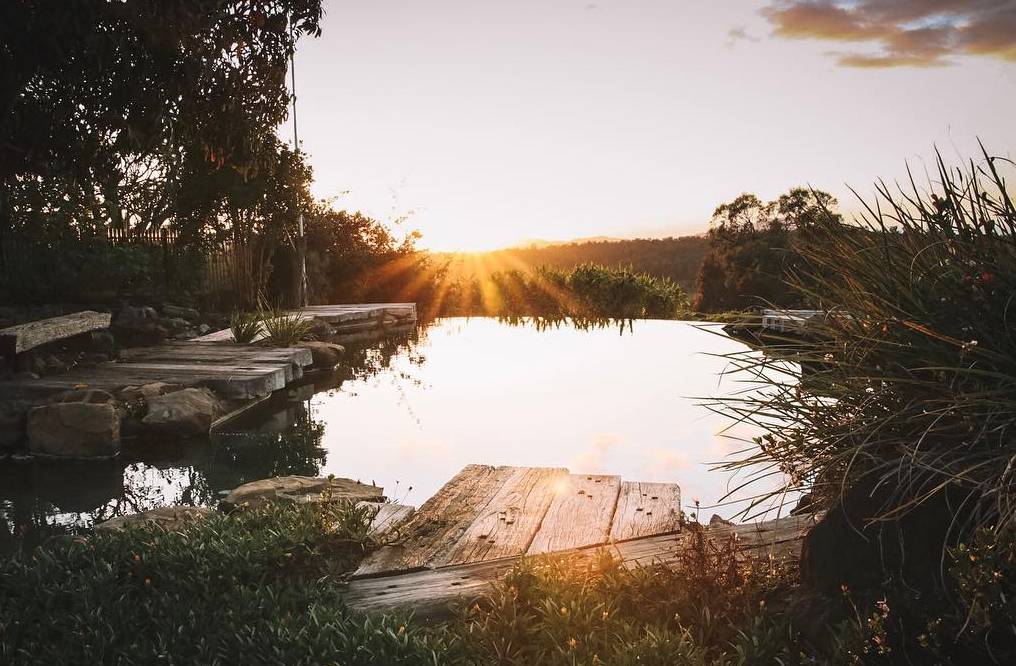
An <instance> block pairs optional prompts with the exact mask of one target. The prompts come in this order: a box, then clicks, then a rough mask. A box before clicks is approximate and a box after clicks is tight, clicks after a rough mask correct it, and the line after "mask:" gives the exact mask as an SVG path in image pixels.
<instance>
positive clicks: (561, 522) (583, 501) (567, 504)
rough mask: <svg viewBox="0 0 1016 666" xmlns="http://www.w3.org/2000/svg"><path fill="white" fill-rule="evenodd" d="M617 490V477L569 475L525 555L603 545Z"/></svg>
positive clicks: (619, 483) (619, 488) (607, 533)
mask: <svg viewBox="0 0 1016 666" xmlns="http://www.w3.org/2000/svg"><path fill="white" fill-rule="evenodd" d="M620 490H621V477H620V476H603V475H596V474H588V475H587V474H572V475H570V476H569V477H568V479H567V485H566V487H563V488H559V489H557V492H556V494H555V495H554V499H553V501H552V502H551V503H550V508H549V509H548V510H547V515H546V516H544V518H543V523H542V524H541V525H540V530H539V531H538V532H537V533H536V536H535V537H534V538H533V542H532V543H531V544H530V545H529V550H528V551H527V554H528V555H539V554H540V553H551V552H554V551H559V550H571V549H573V548H581V547H583V546H596V545H599V544H602V543H605V542H606V541H607V537H608V536H609V535H610V523H611V519H613V517H614V508H615V507H616V506H617V495H618V492H620Z"/></svg>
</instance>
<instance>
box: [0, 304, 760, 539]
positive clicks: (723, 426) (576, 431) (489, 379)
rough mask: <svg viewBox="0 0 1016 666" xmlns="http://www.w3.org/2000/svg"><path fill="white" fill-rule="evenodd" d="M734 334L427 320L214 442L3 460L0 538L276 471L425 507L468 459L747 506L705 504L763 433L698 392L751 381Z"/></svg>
mask: <svg viewBox="0 0 1016 666" xmlns="http://www.w3.org/2000/svg"><path fill="white" fill-rule="evenodd" d="M745 349H746V347H745V346H744V345H743V344H741V343H740V342H737V341H735V340H733V339H731V338H728V337H727V336H725V335H724V334H722V332H721V331H720V330H719V329H718V328H717V327H715V326H711V325H702V324H692V323H686V322H676V321H635V322H633V323H632V324H631V325H630V327H629V326H628V325H626V326H624V327H623V328H622V327H620V326H618V325H616V324H615V325H608V326H602V327H591V328H586V327H579V326H575V325H572V324H569V323H562V324H560V325H555V326H549V327H537V326H534V325H532V324H531V323H529V324H522V325H518V324H515V325H511V324H508V323H504V322H499V321H498V320H495V319H488V318H473V319H464V318H453V319H442V320H438V321H436V322H434V323H431V324H429V325H424V326H421V327H420V329H418V330H417V331H415V332H413V333H408V334H403V335H394V336H389V337H387V338H385V339H383V340H381V341H378V342H375V343H373V344H368V345H365V346H362V347H357V348H351V349H349V350H348V352H349V353H348V357H349V363H348V364H347V365H346V366H345V367H343V368H341V369H340V370H339V371H338V372H337V373H335V374H334V375H330V376H328V377H325V378H319V379H318V380H317V381H316V382H315V387H314V389H315V390H316V391H317V392H316V393H314V394H313V395H310V391H309V390H308V391H306V393H305V394H303V395H301V396H296V397H293V398H291V399H290V401H289V402H284V401H280V402H277V403H275V407H274V408H273V409H271V410H269V411H268V412H267V413H264V412H263V413H262V414H260V415H259V416H258V417H256V419H255V420H254V421H253V422H251V423H248V424H238V425H236V426H234V427H232V428H230V432H227V433H222V434H219V435H217V436H214V437H212V438H211V439H210V440H198V441H190V442H165V441H162V442H153V441H145V442H137V443H135V444H133V445H128V446H126V447H125V451H124V454H123V456H122V458H121V460H119V461H116V462H112V463H103V464H54V463H48V464H47V463H42V462H33V463H19V464H15V463H11V462H8V463H6V464H2V465H0V546H2V544H3V542H5V541H6V542H7V545H8V547H9V546H10V544H11V543H13V542H14V541H16V538H17V536H18V535H20V534H24V535H25V536H26V537H28V538H32V537H33V536H34V537H35V538H38V537H40V536H44V535H45V534H48V533H53V532H55V531H56V532H59V531H64V530H66V529H68V528H69V529H74V528H77V527H84V526H88V525H90V524H92V523H94V522H97V521H101V520H104V519H106V518H108V517H110V516H113V515H119V514H123V513H131V512H134V511H140V510H145V509H148V508H153V507H155V506H164V505H168V504H199V505H207V506H212V505H214V504H215V503H216V502H217V501H218V500H219V499H221V497H222V495H223V494H224V493H225V492H227V491H228V490H229V489H231V488H233V487H235V486H236V485H239V484H241V483H245V482H247V481H251V480H255V479H259V478H265V477H268V476H275V475H286V474H304V475H326V474H335V475H336V476H342V477H350V478H354V479H359V480H361V481H364V482H375V483H377V484H378V485H381V486H384V488H385V490H386V493H387V494H388V496H389V497H392V498H393V499H396V500H398V501H401V502H404V503H409V504H414V505H417V506H419V505H420V504H421V503H423V502H424V501H425V500H426V499H427V498H428V497H430V496H431V495H432V494H433V493H434V492H435V491H436V490H437V489H438V488H439V487H440V486H441V485H443V484H444V483H445V482H446V481H447V480H448V479H450V478H451V477H452V476H453V475H454V474H455V473H456V472H458V471H459V470H460V469H461V468H462V467H463V466H464V465H466V464H469V463H485V464H492V465H530V466H548V467H549V466H553V467H566V468H568V469H569V470H571V471H572V472H580V473H605V474H618V475H620V476H621V477H622V478H624V479H626V480H638V481H664V482H671V483H677V484H679V485H680V486H681V489H682V495H683V497H682V499H683V502H684V505H685V507H684V508H685V510H686V511H688V512H689V513H691V512H693V511H694V510H695V507H694V501H695V499H698V500H699V501H700V503H701V504H702V506H703V507H710V508H703V509H702V514H703V515H702V518H703V519H708V517H709V515H710V514H711V513H714V512H715V513H719V514H720V515H721V516H724V517H731V516H733V515H734V514H735V513H736V512H737V511H738V509H740V508H743V506H744V505H743V504H726V505H724V506H720V507H715V508H713V505H715V504H717V503H718V502H719V501H720V500H721V498H723V497H724V496H725V495H726V494H727V493H728V491H729V490H730V489H731V488H733V487H734V486H736V485H737V484H738V483H739V482H740V481H741V480H743V478H744V477H743V474H742V475H741V476H739V477H731V475H730V474H729V473H727V472H719V471H715V470H712V469H711V467H713V466H714V464H715V463H717V462H722V461H726V460H730V459H731V456H732V455H736V452H737V451H740V450H742V449H744V448H745V447H746V446H747V444H746V440H748V439H750V437H751V436H753V435H755V434H757V433H756V431H755V430H754V429H753V428H752V427H750V426H747V425H745V424H734V423H733V422H732V421H731V420H730V419H729V418H727V417H724V416H720V415H718V414H716V413H714V412H713V411H712V410H710V409H709V408H707V407H705V406H703V402H707V401H708V399H711V398H716V397H720V396H723V395H729V394H731V393H733V392H736V391H742V390H744V385H743V383H742V382H741V381H740V380H743V379H744V378H743V377H738V375H737V374H736V373H735V374H726V373H728V372H729V371H730V370H731V367H730V366H729V364H728V362H727V361H726V360H725V359H724V358H722V356H723V355H725V354H729V353H732V352H737V351H744V350H745ZM308 389H309V387H308ZM770 483H772V482H770ZM762 487H764V483H763V486H758V487H753V488H751V489H750V490H745V491H742V492H740V493H739V496H740V497H742V498H743V497H746V496H748V494H750V492H755V491H757V490H759V489H760V488H762ZM12 537H13V539H12Z"/></svg>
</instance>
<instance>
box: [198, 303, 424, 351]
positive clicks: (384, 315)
mask: <svg viewBox="0 0 1016 666" xmlns="http://www.w3.org/2000/svg"><path fill="white" fill-rule="evenodd" d="M288 314H290V315H295V314H299V315H300V316H301V317H303V318H304V319H311V318H316V319H322V320H324V321H326V322H328V323H329V324H331V325H332V327H333V328H334V329H335V332H336V334H337V335H344V334H352V333H360V332H368V331H373V330H378V329H384V328H387V327H397V326H404V325H407V324H409V325H411V324H413V323H414V322H416V303H363V304H356V305H310V306H307V307H305V308H303V309H302V310H299V311H294V312H290V313H288ZM261 337H264V335H263V334H262V335H261V336H259V337H258V338H256V339H260V338H261ZM232 341H233V333H232V332H231V331H230V330H229V329H228V328H226V329H223V330H221V331H215V332H214V333H209V334H208V335H203V336H201V337H199V338H194V340H192V342H198V343H201V342H232Z"/></svg>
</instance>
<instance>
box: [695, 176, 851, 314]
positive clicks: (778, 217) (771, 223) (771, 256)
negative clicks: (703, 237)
mask: <svg viewBox="0 0 1016 666" xmlns="http://www.w3.org/2000/svg"><path fill="white" fill-rule="evenodd" d="M835 205H836V199H835V198H833V196H832V195H831V194H829V193H827V192H823V191H821V190H812V189H807V188H802V187H798V188H794V189H792V190H790V191H789V192H787V193H786V194H783V195H781V196H780V197H779V198H778V199H776V200H775V201H769V202H763V201H762V200H761V199H759V198H758V197H757V196H756V195H754V194H742V195H740V196H739V197H737V198H736V199H734V200H733V201H731V202H729V203H725V204H722V205H720V206H719V207H717V208H716V210H715V211H714V213H713V219H712V222H711V223H710V229H709V234H708V239H709V251H708V252H707V254H706V255H705V257H704V258H703V260H702V265H701V266H700V268H699V274H698V298H697V300H696V303H695V308H696V309H697V310H700V311H705V312H715V311H720V310H742V309H745V308H749V307H756V306H760V305H767V304H772V305H776V306H779V307H793V306H798V305H802V304H803V303H802V299H801V297H800V295H799V294H798V293H797V292H795V291H794V290H792V289H791V288H790V287H789V286H788V284H787V280H786V278H787V277H788V275H789V274H790V273H791V272H794V270H795V264H796V263H797V259H796V256H797V251H796V249H795V243H797V242H799V241H800V238H801V234H800V233H799V232H800V231H802V230H804V229H807V228H809V227H811V226H812V225H815V224H817V223H818V222H819V221H820V220H822V219H826V218H828V217H829V216H832V217H833V218H834V219H837V220H838V219H839V217H840V216H839V215H838V214H837V213H835V212H833V210H832V209H833V207H834V206H835Z"/></svg>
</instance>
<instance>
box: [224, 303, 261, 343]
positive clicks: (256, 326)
mask: <svg viewBox="0 0 1016 666" xmlns="http://www.w3.org/2000/svg"><path fill="white" fill-rule="evenodd" d="M229 330H230V331H232V333H233V342H235V343H237V344H241V345H249V344H250V343H252V342H254V340H255V339H257V337H258V335H259V334H260V333H261V318H260V317H259V316H258V315H257V313H254V312H241V311H236V312H234V313H233V314H231V315H230V316H229Z"/></svg>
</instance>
